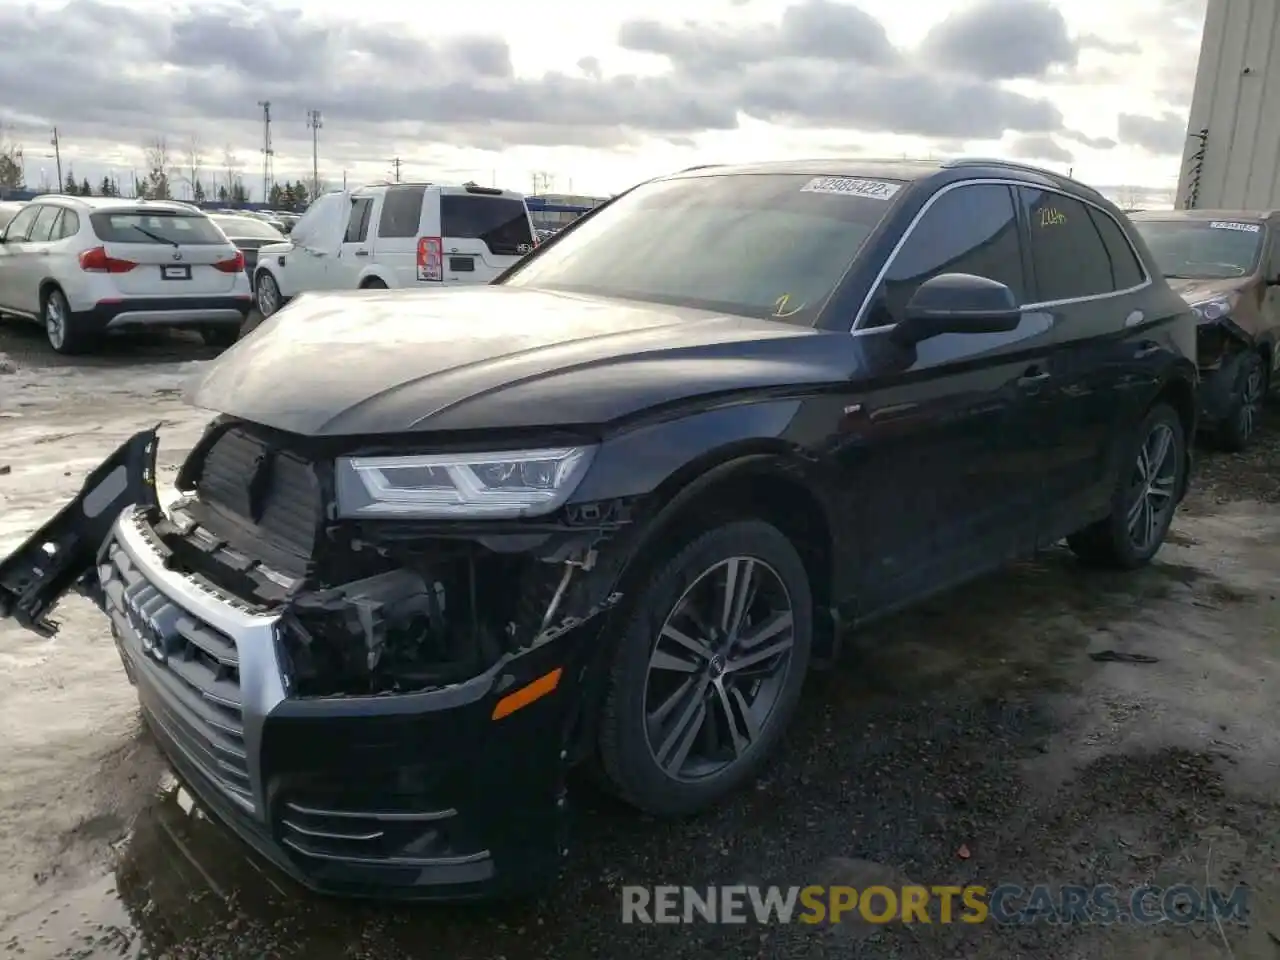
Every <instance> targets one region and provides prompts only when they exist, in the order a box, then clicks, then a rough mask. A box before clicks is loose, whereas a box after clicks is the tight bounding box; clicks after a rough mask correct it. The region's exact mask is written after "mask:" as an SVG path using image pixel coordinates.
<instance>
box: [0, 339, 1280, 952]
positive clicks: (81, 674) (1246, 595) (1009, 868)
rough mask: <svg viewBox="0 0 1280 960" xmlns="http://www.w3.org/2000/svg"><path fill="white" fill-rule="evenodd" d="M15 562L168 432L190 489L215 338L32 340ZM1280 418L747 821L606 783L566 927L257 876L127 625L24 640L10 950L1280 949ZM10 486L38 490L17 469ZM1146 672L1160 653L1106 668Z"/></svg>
mask: <svg viewBox="0 0 1280 960" xmlns="http://www.w3.org/2000/svg"><path fill="white" fill-rule="evenodd" d="M0 353H8V354H9V355H10V357H12V358H13V360H14V364H13V365H14V366H16V367H17V369H16V371H13V372H9V373H4V372H3V371H4V370H5V369H6V368H5V366H4V364H3V363H0V437H2V438H3V439H4V441H5V442H4V443H2V444H0V551H3V550H8V549H11V548H12V547H13V546H14V545H16V543H17V542H18V540H19V539H20V538H21V536H23V535H24V534H25V533H26V532H28V531H29V530H30V529H31V528H33V527H34V526H35V525H36V523H37V522H38V521H39V520H40V519H41V518H43V517H44V516H45V515H47V513H48V512H49V511H50V510H52V509H53V508H54V507H55V506H56V505H57V504H58V503H59V502H61V501H62V500H63V499H64V498H66V497H68V496H70V495H71V494H72V493H73V492H74V490H75V488H76V487H77V486H78V484H79V481H80V478H81V477H82V475H83V473H84V471H85V470H86V469H87V468H88V467H90V466H92V465H93V464H95V463H96V462H97V461H98V460H99V459H101V457H102V456H103V455H105V454H106V453H107V452H108V451H109V450H110V449H111V448H112V447H114V445H115V444H116V443H118V442H119V441H120V440H121V439H123V438H124V437H125V436H127V435H128V434H129V433H131V432H132V431H134V430H136V429H139V428H140V427H142V426H146V425H150V424H154V423H156V422H157V421H159V422H162V423H163V424H164V425H165V427H164V430H163V432H162V438H163V440H162V449H161V461H162V478H163V476H165V475H166V474H168V473H171V471H172V470H174V469H175V468H176V465H177V462H178V461H179V460H180V458H181V455H182V452H183V451H184V450H185V449H186V447H187V445H189V444H190V443H191V442H192V440H193V439H194V437H195V436H196V434H197V432H198V429H199V426H200V425H201V423H202V419H203V418H202V417H201V416H200V415H198V414H196V413H193V412H192V411H189V410H187V409H186V408H184V407H182V406H181V405H180V403H179V401H178V391H179V389H180V386H181V383H182V381H183V379H184V377H185V376H186V375H187V374H189V372H190V370H191V362H192V361H193V360H200V359H204V358H207V357H208V356H211V355H212V351H208V350H206V349H205V348H203V347H201V346H199V345H198V344H197V343H195V342H194V341H189V340H184V339H176V338H160V339H158V340H155V341H147V342H143V343H136V342H135V343H129V344H121V345H119V346H117V347H115V348H113V350H112V351H111V353H110V354H109V355H108V356H106V357H103V358H95V359H94V360H93V361H91V362H89V363H87V364H77V365H75V366H74V367H72V366H69V365H66V364H64V363H62V362H60V361H57V360H55V359H53V358H51V357H50V356H49V355H48V354H47V353H45V352H44V351H43V349H42V348H41V347H40V346H39V341H38V332H34V331H33V332H32V333H28V332H26V331H19V330H16V329H13V330H11V329H6V328H3V327H0ZM1278 465H1280V416H1278V415H1277V413H1276V410H1275V408H1273V410H1272V412H1271V413H1270V414H1269V418H1268V421H1267V423H1266V427H1265V432H1264V433H1263V435H1262V436H1261V437H1260V438H1259V443H1258V444H1257V446H1255V447H1254V449H1253V450H1252V451H1250V452H1249V453H1247V454H1245V455H1243V456H1225V455H1219V454H1213V453H1209V452H1205V453H1203V454H1202V459H1201V462H1200V464H1199V465H1198V468H1197V477H1196V491H1195V493H1194V494H1193V496H1192V497H1191V498H1190V499H1189V501H1188V502H1187V504H1186V506H1185V508H1184V509H1183V510H1182V511H1181V513H1180V515H1179V518H1178V520H1177V522H1176V525H1175V530H1174V533H1173V535H1172V538H1171V541H1170V543H1169V545H1168V546H1167V547H1166V548H1165V549H1164V550H1163V551H1162V552H1161V554H1160V556H1159V558H1158V562H1157V563H1155V564H1153V565H1152V566H1151V567H1150V568H1149V569H1146V570H1142V571H1139V572H1137V573H1135V574H1132V575H1127V576H1117V575H1104V574H1098V573H1093V572H1089V571H1085V570H1082V569H1081V568H1079V567H1078V566H1077V565H1076V564H1075V563H1074V562H1073V561H1072V559H1071V558H1070V556H1069V555H1067V554H1066V553H1065V552H1059V551H1053V552H1050V553H1047V554H1045V555H1043V556H1041V557H1038V558H1036V559H1035V560H1033V561H1028V562H1025V563H1021V564H1018V565H1016V566H1014V567H1012V568H1010V569H1008V570H1006V571H1003V572H1001V573H999V574H997V575H994V576H991V577H988V578H985V579H984V580H982V581H981V582H979V583H976V584H973V585H970V586H968V587H966V588H965V589H963V590H961V591H957V592H955V593H954V594H951V595H949V596H946V597H942V598H939V599H937V600H935V601H933V602H931V603H929V604H927V605H925V606H924V607H922V608H920V609H917V610H914V611H912V612H910V613H908V614H906V615H903V616H900V617H896V618H894V619H893V620H891V621H888V622H886V623H884V624H882V625H880V626H878V627H876V628H874V629H871V630H868V631H866V632H864V633H862V634H860V635H858V636H856V637H854V638H852V639H851V648H850V649H849V650H848V651H847V654H846V657H845V658H844V660H843V662H842V665H841V667H840V668H839V669H838V670H836V671H835V672H833V673H831V674H827V675H822V676H816V677H814V678H813V680H812V682H811V683H810V684H809V688H808V690H807V693H806V697H805V701H804V704H803V706H802V710H801V713H800V716H799V718H798V721H797V723H796V725H795V727H794V729H793V730H792V732H791V735H790V736H789V737H788V739H787V741H786V745H785V753H784V756H783V757H782V759H781V760H780V761H779V762H778V763H777V764H775V765H774V766H773V767H772V768H771V769H770V770H769V772H768V773H767V775H766V777H765V779H763V780H762V781H761V782H760V783H758V784H757V785H756V786H755V788H753V789H751V790H748V791H746V792H745V793H743V794H742V795H740V796H738V797H737V798H735V799H734V801H733V802H731V803H730V804H728V805H727V806H726V807H725V808H723V809H720V810H718V811H716V812H713V813H711V814H708V815H706V816H703V817H699V818H695V819H692V820H688V821H684V822H678V823H656V822H652V821H648V820H646V819H644V818H640V817H636V816H634V815H632V814H631V813H629V812H627V811H625V810H621V809H619V808H618V807H616V806H615V805H613V804H612V803H610V802H609V801H607V800H605V799H603V798H601V797H599V796H598V795H597V794H595V793H594V792H593V791H592V790H591V789H590V788H589V787H588V786H586V785H585V784H584V785H578V787H577V789H576V790H575V794H574V796H575V802H576V804H577V806H578V807H579V808H580V811H581V816H580V817H579V821H578V825H577V838H576V841H575V850H574V852H573V855H572V856H571V858H570V863H569V865H568V867H567V868H566V871H565V876H564V878H563V880H562V882H561V883H560V885H559V886H558V887H556V888H555V889H554V890H552V891H549V892H548V894H547V896H546V897H545V898H544V899H543V900H541V901H539V902H535V903H529V904H521V905H506V906H497V907H492V906H491V907H481V908H477V907H470V908H458V907H450V908H445V907H396V908H392V907H382V906H376V905H356V904H348V903H342V902H334V901H328V900H322V899H320V898H317V897H314V896H311V895H309V894H306V893H304V892H301V891H299V890H297V889H296V888H295V887H294V886H293V885H292V884H291V883H290V882H289V881H288V880H286V879H284V878H283V877H281V876H280V875H279V874H277V873H275V872H274V871H273V870H272V869H271V868H269V867H264V866H262V865H260V864H258V863H256V862H255V861H252V860H249V859H247V858H246V856H245V854H244V851H243V849H242V848H241V847H240V845H239V844H237V843H235V842H232V841H229V840H228V839H227V838H226V837H225V836H224V835H223V833H222V831H221V830H220V829H219V828H218V827H216V826H215V825H213V824H211V823H209V822H208V821H207V820H206V819H205V818H204V817H203V816H202V814H201V813H200V812H199V810H198V809H197V808H193V807H192V805H191V802H190V798H189V797H188V796H187V795H186V794H185V792H184V791H183V790H182V789H181V788H180V787H179V786H178V785H177V784H176V783H175V782H174V781H173V779H172V777H171V776H170V775H169V774H168V773H167V771H166V770H165V766H164V763H163V761H162V760H161V759H160V757H159V756H158V754H157V752H156V751H155V749H154V747H153V746H152V744H151V743H150V741H149V740H148V738H147V736H146V735H145V733H144V732H143V731H142V730H141V728H140V724H139V720H138V716H137V708H136V705H135V701H134V697H133V691H132V688H130V687H129V685H128V683H127V681H126V680H125V678H124V676H123V673H122V672H121V670H120V668H119V663H118V660H117V659H116V656H115V652H114V650H113V648H112V646H111V643H110V641H109V639H108V636H107V633H106V630H105V628H104V626H103V624H102V621H101V617H100V616H98V615H97V614H96V611H94V610H92V608H90V607H89V606H88V605H87V604H86V603H83V602H78V601H69V602H68V603H67V604H66V605H65V608H64V609H63V610H61V611H60V613H61V614H62V615H63V618H64V621H65V625H64V629H63V632H62V633H61V634H59V636H58V637H57V638H55V639H54V640H52V641H39V640H34V639H32V638H31V637H29V636H28V635H25V634H22V633H20V632H19V631H17V630H16V629H13V628H10V627H0V690H3V691H4V692H3V693H2V694H0V729H3V730H4V731H5V737H4V738H3V739H2V740H0V862H4V863H6V864H7V865H9V866H10V870H9V871H7V874H8V876H7V878H5V879H0V951H6V952H7V954H9V955H14V956H18V955H22V956H24V957H31V958H46V957H47V958H73V957H75V958H106V957H113V958H115V957H139V958H140V957H167V958H170V960H178V958H201V960H206V958H207V960H239V958H255V960H257V958H263V957H270V958H282V960H283V958H295V957H296V958H304V957H305V958H307V960H338V958H387V960H398V958H410V957H424V956H432V957H441V958H448V960H469V958H475V960H480V958H486V960H492V958H497V957H502V958H506V960H534V958H552V957H554V958H559V960H577V958H584V960H585V958H597V957H601V958H603V957H607V958H611V960H627V958H632V957H635V958H641V957H643V958H650V957H665V958H704V957H705V958H711V957H714V956H719V955H731V956H735V957H752V958H800V957H805V958H809V957H877V958H878V957H885V958H888V957H899V958H911V960H916V958H918V960H927V958H938V957H946V958H960V957H969V958H988V957H991V958H996V957H999V958H1023V957H1025V958H1027V960H1032V958H1035V960H1084V958H1114V957H1125V958H1133V960H1144V958H1189V960H1190V958H1200V957H1235V958H1246V957H1248V958H1264V957H1265V958H1269V960H1270V958H1275V957H1277V956H1280V947H1278V946H1277V945H1278V944H1280V899H1277V895H1278V894H1280V875H1278V874H1277V867H1278V860H1277V854H1276V848H1275V845H1276V843H1277V840H1278V838H1280V809H1278V808H1277V798H1278V797H1280V772H1278V768H1277V763H1278V762H1280V736H1277V734H1276V732H1275V731H1276V730H1277V727H1278V721H1280V706H1278V705H1277V702H1276V697H1275V695H1274V693H1273V691H1274V689H1275V687H1276V685H1277V684H1280V656H1278V654H1277V651H1278V650H1280V604H1277V602H1276V598H1275V594H1276V592H1277V591H1276V584H1277V583H1280V511H1277V510H1276V509H1275V504H1276V503H1277V502H1278V501H1280V484H1278V480H1277V478H1278V477H1280V472H1275V471H1277V470H1278V469H1280V466H1278ZM6 467H7V468H8V469H7V470H6V469H5V468H6ZM1105 649H1114V650H1119V651H1128V652H1138V653H1145V654H1148V655H1151V656H1154V657H1156V658H1158V660H1157V662H1155V663H1149V664H1135V663H1099V662H1095V661H1094V660H1092V659H1090V657H1089V656H1088V655H1089V654H1090V653H1093V652H1097V651H1101V650H1105ZM1206 878H1208V881H1209V882H1213V883H1217V884H1221V885H1226V886H1231V885H1234V884H1235V883H1238V882H1241V883H1247V884H1248V885H1249V888H1250V891H1251V900H1250V907H1251V916H1250V921H1249V922H1248V923H1247V924H1244V925H1240V924H1234V923H1231V924H1227V925H1226V926H1225V927H1224V928H1223V929H1222V930H1221V931H1219V930H1218V929H1217V928H1216V926H1215V925H1213V924H1204V923H1193V924H1187V925H1179V924H1169V923H1166V924H1162V925H1160V926H1156V927H1144V926H1138V925H1134V924H1117V925H1112V926H1097V925H1095V926H1086V925H1075V926H1064V925H1048V924H1039V925H1032V926H1022V927H997V926H994V925H983V926H976V927H975V926H966V925H960V924H956V925H940V924H935V925H929V926H893V927H874V928H873V927H867V926H863V925H857V924H843V925H840V926H836V927H830V928H822V927H819V928H812V927H803V926H799V925H792V926H782V925H769V926H762V925H756V924H754V923H750V924H746V925H740V926H724V925H722V926H711V925H707V924H701V925H689V926H684V925H680V926H624V925H623V924H622V923H621V922H620V913H621V900H620V894H619V887H620V886H621V885H622V884H646V885H656V884H694V885H705V884H711V883H716V884H730V883H764V884H769V883H778V884H808V883H849V884H851V885H855V886H860V887H861V886H866V885H867V884H869V883H875V882H888V883H898V882H905V881H907V880H910V881H915V882H920V883H926V884H957V885H963V884H966V883H981V884H985V885H987V886H989V887H991V886H995V885H997V884H999V883H1002V882H1005V883H1023V884H1028V885H1029V884H1031V883H1051V884H1086V885H1087V884H1093V883H1110V884H1114V885H1116V886H1118V887H1120V888H1126V887H1136V886H1139V885H1142V884H1144V883H1147V882H1155V883H1158V884H1160V885H1162V886H1168V885H1171V884H1173V883H1190V884H1193V885H1199V886H1203V885H1204V884H1205V883H1206Z"/></svg>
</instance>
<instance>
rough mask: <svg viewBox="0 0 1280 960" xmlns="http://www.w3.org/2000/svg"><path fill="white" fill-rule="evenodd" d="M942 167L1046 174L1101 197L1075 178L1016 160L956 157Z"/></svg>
mask: <svg viewBox="0 0 1280 960" xmlns="http://www.w3.org/2000/svg"><path fill="white" fill-rule="evenodd" d="M942 166H943V167H944V168H946V169H953V168H955V167H1006V168H1008V169H1010V170H1022V171H1024V172H1026V173H1039V174H1046V175H1048V176H1050V177H1058V178H1059V179H1061V180H1068V181H1070V182H1071V183H1074V184H1076V185H1077V186H1079V187H1083V188H1084V189H1085V190H1089V191H1091V192H1092V193H1095V194H1097V195H1098V196H1102V194H1101V193H1098V191H1097V190H1096V189H1095V188H1093V187H1091V186H1089V185H1088V184H1087V183H1082V182H1081V181H1079V180H1077V179H1076V178H1075V177H1072V176H1069V175H1067V174H1065V173H1058V171H1056V170H1051V169H1049V168H1048V167H1038V166H1036V165H1035V164H1034V163H1022V162H1020V161H1018V160H1005V159H1003V158H1001V157H957V158H955V159H954V160H946V161H944V162H943V164H942Z"/></svg>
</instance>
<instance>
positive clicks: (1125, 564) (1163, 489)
mask: <svg viewBox="0 0 1280 960" xmlns="http://www.w3.org/2000/svg"><path fill="white" fill-rule="evenodd" d="M1121 463H1122V466H1121V470H1120V477H1119V480H1118V482H1117V484H1116V491H1115V494H1114V496H1113V497H1112V502H1111V514H1110V516H1108V517H1107V518H1106V519H1104V520H1100V521H1099V522H1098V523H1095V524H1094V525H1093V526H1091V527H1087V528H1086V529H1084V530H1082V531H1080V532H1079V533H1076V534H1073V535H1072V536H1070V537H1068V538H1067V544H1068V546H1070V547H1071V549H1072V550H1073V551H1074V552H1075V554H1076V556H1078V557H1079V558H1080V559H1081V560H1082V561H1083V562H1085V563H1088V564H1090V565H1092V566H1100V567H1110V568H1113V569H1120V570H1132V569H1134V568H1136V567H1140V566H1142V565H1144V564H1146V563H1148V562H1149V561H1150V560H1151V558H1152V557H1154V556H1155V555H1156V552H1157V551H1159V549H1160V547H1161V546H1163V545H1164V540H1165V536H1166V535H1167V534H1168V532H1169V525H1170V524H1171V523H1172V522H1173V514H1174V510H1175V509H1177V505H1178V494H1179V492H1180V491H1181V490H1182V488H1183V485H1184V484H1185V482H1186V471H1187V439H1186V432H1185V431H1184V430H1183V427H1182V420H1181V418H1180V417H1179V416H1178V413H1177V411H1176V410H1174V409H1173V407H1171V406H1169V405H1168V404H1165V403H1161V404H1157V405H1156V406H1155V407H1153V408H1152V409H1151V411H1150V412H1149V413H1148V414H1147V416H1146V418H1145V419H1144V420H1143V421H1142V425H1141V426H1140V427H1139V428H1138V431H1137V434H1136V435H1135V437H1134V440H1133V442H1132V443H1131V444H1130V447H1129V453H1128V456H1127V457H1126V458H1125V459H1124V460H1123V461H1122V462H1121Z"/></svg>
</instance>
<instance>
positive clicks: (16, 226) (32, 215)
mask: <svg viewBox="0 0 1280 960" xmlns="http://www.w3.org/2000/svg"><path fill="white" fill-rule="evenodd" d="M39 212H40V208H39V207H23V208H22V209H21V210H19V211H18V214H17V216H15V217H14V218H13V219H12V220H11V221H9V229H8V232H7V233H6V234H5V236H6V237H8V238H9V239H10V240H25V239H27V233H28V232H29V231H30V230H31V224H32V223H33V222H35V219H36V215H37V214H38V213H39Z"/></svg>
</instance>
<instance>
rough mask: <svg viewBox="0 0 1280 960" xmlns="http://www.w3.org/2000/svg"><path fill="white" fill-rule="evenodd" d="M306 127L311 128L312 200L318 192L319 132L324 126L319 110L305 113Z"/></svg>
mask: <svg viewBox="0 0 1280 960" xmlns="http://www.w3.org/2000/svg"><path fill="white" fill-rule="evenodd" d="M307 126H308V127H310V128H311V198H312V199H313V200H314V199H315V196H316V194H317V193H319V192H320V149H319V145H318V144H319V136H318V134H319V132H320V128H321V127H323V126H324V121H323V120H321V119H320V111H319V110H308V111H307Z"/></svg>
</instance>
